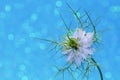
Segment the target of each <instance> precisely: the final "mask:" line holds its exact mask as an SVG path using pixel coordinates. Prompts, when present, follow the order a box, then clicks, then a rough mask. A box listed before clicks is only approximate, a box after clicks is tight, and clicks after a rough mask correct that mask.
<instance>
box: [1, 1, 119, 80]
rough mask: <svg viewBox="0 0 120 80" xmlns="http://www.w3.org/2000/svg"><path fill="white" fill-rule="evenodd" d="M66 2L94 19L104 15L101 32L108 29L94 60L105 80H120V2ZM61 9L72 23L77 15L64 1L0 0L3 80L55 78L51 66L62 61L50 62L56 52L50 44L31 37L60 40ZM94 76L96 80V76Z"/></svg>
mask: <svg viewBox="0 0 120 80" xmlns="http://www.w3.org/2000/svg"><path fill="white" fill-rule="evenodd" d="M66 1H67V2H68V3H69V4H70V5H71V6H72V7H73V8H74V9H78V8H79V7H81V8H84V9H86V10H91V11H92V16H95V17H96V16H100V22H99V25H97V30H104V29H108V30H107V31H105V32H104V33H103V34H102V36H101V37H102V41H101V43H102V44H100V47H99V49H97V51H96V53H95V54H94V57H95V59H96V60H97V62H98V63H99V64H100V66H101V69H102V71H103V75H104V80H119V75H120V49H119V48H120V43H119V41H120V38H119V37H120V20H119V19H120V1H119V0H66ZM57 8H59V9H60V10H59V11H60V12H61V13H62V14H63V17H64V19H65V20H66V22H67V24H69V22H70V21H71V19H72V17H71V16H73V15H72V13H71V12H70V10H69V8H68V7H67V6H66V4H65V1H64V0H0V80H51V79H52V77H53V76H54V74H55V72H56V70H55V69H54V68H53V67H52V66H51V64H55V63H56V62H57V61H58V62H59V64H60V63H61V64H62V61H61V60H54V59H50V57H51V55H52V54H53V52H49V51H48V45H49V44H48V43H46V42H44V41H43V42H42V41H39V40H34V39H32V38H31V37H35V36H37V37H40V38H47V39H53V40H57V39H58V38H60V36H62V35H64V33H65V27H64V24H63V23H62V20H61V18H60V16H59V14H58V11H57ZM64 60H65V59H64ZM94 75H95V74H94ZM96 76H97V80H99V79H98V77H99V76H98V74H97V75H96ZM91 77H92V78H93V79H92V80H94V77H95V76H91Z"/></svg>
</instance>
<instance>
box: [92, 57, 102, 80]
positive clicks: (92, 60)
mask: <svg viewBox="0 0 120 80" xmlns="http://www.w3.org/2000/svg"><path fill="white" fill-rule="evenodd" d="M91 60H92V61H93V62H94V64H95V65H96V67H97V69H98V71H99V73H100V78H101V80H103V75H102V71H101V69H100V67H99V65H98V64H97V62H96V61H95V60H94V58H91Z"/></svg>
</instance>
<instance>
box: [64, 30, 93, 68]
mask: <svg viewBox="0 0 120 80" xmlns="http://www.w3.org/2000/svg"><path fill="white" fill-rule="evenodd" d="M93 38H94V33H93V32H88V33H86V32H85V31H84V30H83V29H79V28H77V29H76V30H75V32H74V33H73V35H71V36H68V37H67V38H66V40H65V42H64V43H63V46H64V50H63V54H64V55H66V56H67V61H68V62H75V64H76V66H79V65H80V63H81V62H83V61H84V60H85V59H86V58H88V56H89V55H91V54H92V53H93V51H94V49H93V48H92V44H93Z"/></svg>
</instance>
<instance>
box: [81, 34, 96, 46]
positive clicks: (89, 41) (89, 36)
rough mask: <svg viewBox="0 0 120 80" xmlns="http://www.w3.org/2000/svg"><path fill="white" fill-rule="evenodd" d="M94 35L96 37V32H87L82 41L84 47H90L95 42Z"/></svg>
mask: <svg viewBox="0 0 120 80" xmlns="http://www.w3.org/2000/svg"><path fill="white" fill-rule="evenodd" d="M93 37H94V33H86V35H85V36H84V38H83V39H82V40H81V41H80V43H82V46H84V47H90V46H91V45H92V43H93Z"/></svg>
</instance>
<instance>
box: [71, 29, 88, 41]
mask: <svg viewBox="0 0 120 80" xmlns="http://www.w3.org/2000/svg"><path fill="white" fill-rule="evenodd" d="M85 33H86V32H85V31H84V30H82V29H78V28H77V29H76V31H75V33H74V34H73V38H76V39H77V38H79V39H82V38H83V36H84V34H85Z"/></svg>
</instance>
